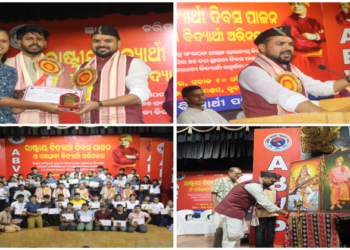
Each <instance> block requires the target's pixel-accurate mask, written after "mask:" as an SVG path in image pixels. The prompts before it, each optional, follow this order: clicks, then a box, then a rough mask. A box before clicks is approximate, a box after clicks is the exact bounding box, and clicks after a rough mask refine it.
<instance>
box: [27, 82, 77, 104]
mask: <svg viewBox="0 0 350 250" xmlns="http://www.w3.org/2000/svg"><path fill="white" fill-rule="evenodd" d="M64 94H74V95H77V96H78V97H79V100H81V97H82V94H83V92H82V91H81V90H76V89H74V90H73V89H66V88H57V87H54V88H53V87H46V86H30V87H28V88H27V89H26V91H25V92H24V95H23V100H24V101H29V102H48V103H53V104H60V102H61V96H62V95H64Z"/></svg>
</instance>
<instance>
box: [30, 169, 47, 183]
mask: <svg viewBox="0 0 350 250" xmlns="http://www.w3.org/2000/svg"><path fill="white" fill-rule="evenodd" d="M32 176H33V179H34V180H35V179H36V177H38V176H39V177H40V178H41V180H43V179H44V176H43V174H42V173H39V172H38V169H37V168H36V167H32Z"/></svg>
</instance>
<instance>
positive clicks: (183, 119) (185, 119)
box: [177, 111, 194, 124]
mask: <svg viewBox="0 0 350 250" xmlns="http://www.w3.org/2000/svg"><path fill="white" fill-rule="evenodd" d="M184 112H185V111H183V112H182V113H181V114H180V115H179V116H178V117H177V123H178V124H193V123H194V122H193V120H192V118H191V116H189V115H187V114H186V113H184Z"/></svg>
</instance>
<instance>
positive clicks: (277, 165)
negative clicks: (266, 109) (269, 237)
mask: <svg viewBox="0 0 350 250" xmlns="http://www.w3.org/2000/svg"><path fill="white" fill-rule="evenodd" d="M253 159H254V161H253V178H254V179H255V178H258V177H259V176H260V172H261V171H271V172H275V173H277V174H279V175H281V176H282V177H281V178H280V180H279V181H278V182H276V183H275V185H274V188H276V190H277V191H278V194H279V195H280V196H281V198H282V201H281V208H283V207H284V205H285V204H286V190H287V185H288V182H287V180H288V174H289V164H290V163H292V162H295V161H300V159H301V135H300V128H280V129H278V128H271V129H256V130H255V131H254V155H253ZM286 221H287V220H286V219H285V218H284V217H283V216H278V218H277V221H276V224H277V225H276V238H275V245H283V240H284V234H285V229H286ZM250 232H251V235H250V242H249V243H250V244H254V242H255V236H254V230H252V227H251V231H250Z"/></svg>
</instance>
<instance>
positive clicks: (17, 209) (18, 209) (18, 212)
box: [15, 208, 27, 215]
mask: <svg viewBox="0 0 350 250" xmlns="http://www.w3.org/2000/svg"><path fill="white" fill-rule="evenodd" d="M23 211H24V212H26V211H27V209H26V208H22V209H21V208H16V209H15V214H20V215H22V214H23Z"/></svg>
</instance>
